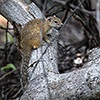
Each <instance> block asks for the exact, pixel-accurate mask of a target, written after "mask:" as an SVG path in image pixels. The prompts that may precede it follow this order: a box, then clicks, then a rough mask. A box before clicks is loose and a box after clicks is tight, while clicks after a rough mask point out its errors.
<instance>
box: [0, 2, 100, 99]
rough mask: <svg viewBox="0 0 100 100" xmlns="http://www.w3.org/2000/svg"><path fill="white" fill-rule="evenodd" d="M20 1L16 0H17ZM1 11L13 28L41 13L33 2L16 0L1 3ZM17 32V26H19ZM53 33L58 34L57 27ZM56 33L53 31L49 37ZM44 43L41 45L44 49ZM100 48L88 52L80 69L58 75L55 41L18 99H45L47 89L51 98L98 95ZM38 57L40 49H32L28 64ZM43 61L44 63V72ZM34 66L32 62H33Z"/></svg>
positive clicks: (47, 96)
mask: <svg viewBox="0 0 100 100" xmlns="http://www.w3.org/2000/svg"><path fill="white" fill-rule="evenodd" d="M18 1H19V0H18ZM0 5H1V6H0V13H1V14H2V15H3V16H4V17H6V18H7V19H8V20H9V21H10V22H11V23H13V21H14V22H16V27H17V28H18V27H19V26H20V25H21V26H22V27H23V26H24V25H25V23H27V22H28V21H29V20H31V19H33V17H34V18H42V13H41V11H40V10H39V9H38V7H37V6H36V5H35V4H31V5H30V6H29V7H28V6H27V5H25V4H24V3H21V2H17V0H5V2H0ZM19 31H20V29H19ZM53 33H57V31H56V30H54V31H53ZM54 36H55V35H54V34H52V37H54ZM46 46H47V43H44V44H43V51H44V50H45V48H46ZM99 52H100V49H95V50H92V51H91V52H90V53H89V61H88V62H87V63H86V64H85V65H84V66H83V68H82V69H78V70H74V71H72V72H68V73H66V74H59V72H58V68H57V58H58V56H57V42H56V40H55V41H54V42H53V43H52V45H51V46H50V47H49V48H48V50H47V52H46V53H45V55H44V56H43V59H41V60H40V62H39V64H38V66H37V67H36V69H35V71H34V73H32V77H31V79H30V80H29V84H28V87H27V88H26V91H25V92H24V94H23V95H22V97H21V100H33V99H34V100H48V99H50V98H49V95H48V88H47V84H46V79H45V77H47V79H48V86H49V90H50V94H51V98H52V100H67V99H70V100H73V99H75V100H80V99H82V100H89V99H91V98H92V99H93V98H95V99H98V98H100V68H99V66H100V53H99ZM40 56H41V49H40V48H38V49H37V50H34V51H33V52H32V54H31V59H30V63H29V64H32V63H34V62H35V61H37V60H38V59H39V57H40ZM42 61H43V62H44V66H45V72H46V74H45V73H43V68H42V66H43V65H42ZM33 68H34V64H33ZM33 68H31V67H30V68H29V69H28V72H29V76H31V72H32V70H33Z"/></svg>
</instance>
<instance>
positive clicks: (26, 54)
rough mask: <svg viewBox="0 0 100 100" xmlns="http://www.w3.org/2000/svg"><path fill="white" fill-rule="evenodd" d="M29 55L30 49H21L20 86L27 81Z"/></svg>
mask: <svg viewBox="0 0 100 100" xmlns="http://www.w3.org/2000/svg"><path fill="white" fill-rule="evenodd" d="M30 55H31V50H27V51H25V50H24V51H23V54H22V63H21V68H20V75H21V78H20V82H21V87H22V88H23V87H24V86H25V84H26V83H27V81H28V75H27V69H28V64H29V59H30Z"/></svg>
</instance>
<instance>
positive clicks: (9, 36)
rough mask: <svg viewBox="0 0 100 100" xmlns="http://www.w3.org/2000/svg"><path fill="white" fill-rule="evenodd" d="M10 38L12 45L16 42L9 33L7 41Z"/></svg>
mask: <svg viewBox="0 0 100 100" xmlns="http://www.w3.org/2000/svg"><path fill="white" fill-rule="evenodd" d="M8 38H10V40H11V43H13V41H14V38H13V37H12V36H11V35H10V34H9V33H7V39H8ZM5 41H6V39H5Z"/></svg>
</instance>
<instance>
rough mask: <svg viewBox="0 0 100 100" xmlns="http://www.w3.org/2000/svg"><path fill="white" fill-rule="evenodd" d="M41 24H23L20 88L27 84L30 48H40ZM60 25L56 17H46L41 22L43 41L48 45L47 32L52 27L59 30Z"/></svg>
mask: <svg viewBox="0 0 100 100" xmlns="http://www.w3.org/2000/svg"><path fill="white" fill-rule="evenodd" d="M41 22H42V19H33V20H30V21H29V22H28V23H26V24H25V26H24V27H23V29H22V32H21V41H20V47H21V52H22V63H21V69H20V74H21V87H22V88H23V87H24V86H25V84H26V83H27V76H28V75H27V68H28V63H29V59H30V55H31V49H32V47H33V48H34V49H37V48H39V46H40V42H41V39H40V36H41V34H40V33H41ZM62 25H63V24H62V22H61V20H60V19H59V18H57V17H56V16H52V17H47V18H46V19H45V20H44V22H43V39H44V40H45V41H46V42H48V43H49V42H50V41H49V40H48V39H47V34H48V31H49V30H50V29H51V28H52V27H54V28H60V27H61V26H62Z"/></svg>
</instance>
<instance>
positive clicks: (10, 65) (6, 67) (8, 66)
mask: <svg viewBox="0 0 100 100" xmlns="http://www.w3.org/2000/svg"><path fill="white" fill-rule="evenodd" d="M10 68H12V69H13V70H16V67H15V66H14V65H13V64H11V63H10V64H7V65H6V66H4V67H2V68H1V70H4V69H10Z"/></svg>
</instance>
